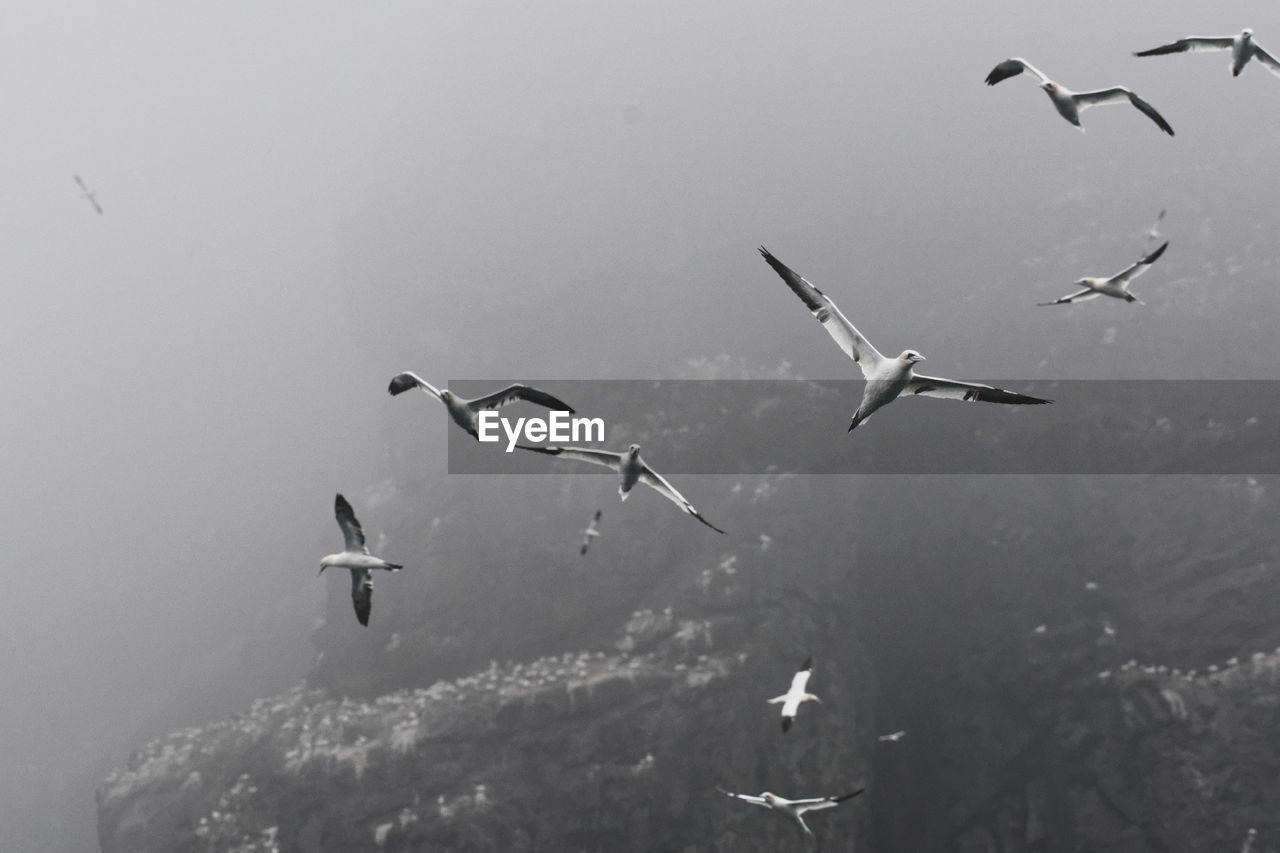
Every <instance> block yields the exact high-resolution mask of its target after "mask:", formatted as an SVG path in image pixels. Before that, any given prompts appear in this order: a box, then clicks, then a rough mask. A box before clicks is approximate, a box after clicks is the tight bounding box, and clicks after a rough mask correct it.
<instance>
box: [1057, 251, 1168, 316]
mask: <svg viewBox="0 0 1280 853" xmlns="http://www.w3.org/2000/svg"><path fill="white" fill-rule="evenodd" d="M1167 248H1169V241H1168V240H1166V241H1165V242H1164V243H1162V244H1160V248H1158V249H1156V250H1155V251H1154V252H1152V253H1151V254H1149V255H1147V256H1146V257H1144V258H1139V259H1138V260H1136V261H1134V262H1133V263H1131V264H1129V266H1127V267H1125V268H1124V269H1122V270H1121V271H1120V272H1118V273H1116V274H1115V275H1113V276H1111V277H1110V278H1094V277H1093V276H1085V277H1084V278H1082V279H1079V280H1077V281H1076V285H1077V286H1081V285H1083V288H1084V289H1083V290H1077V291H1076V292H1075V293H1068V294H1067V295H1066V296H1059V297H1058V298H1057V299H1055V300H1053V301H1052V302H1037V303H1036V304H1037V305H1041V306H1044V305H1067V304H1070V303H1072V302H1087V301H1089V300H1090V299H1097V298H1098V297H1099V296H1110V297H1112V298H1114V299H1123V300H1124V301H1125V302H1137V303H1138V304H1139V305H1141V304H1143V303H1142V300H1141V299H1139V298H1138V297H1137V296H1135V295H1134V294H1133V293H1130V292H1129V282H1131V281H1133V280H1134V279H1135V278H1137V277H1138V276H1140V275H1142V274H1143V273H1144V272H1146V271H1147V270H1148V269H1149V268H1150V267H1151V265H1152V264H1154V263H1155V262H1156V260H1157V259H1158V258H1159V257H1160V256H1161V255H1163V254H1164V250H1165V249H1167Z"/></svg>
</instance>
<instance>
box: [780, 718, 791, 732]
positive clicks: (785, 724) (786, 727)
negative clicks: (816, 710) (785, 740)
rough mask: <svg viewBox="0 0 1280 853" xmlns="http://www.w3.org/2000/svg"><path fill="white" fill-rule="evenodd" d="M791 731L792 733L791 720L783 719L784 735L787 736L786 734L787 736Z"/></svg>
mask: <svg viewBox="0 0 1280 853" xmlns="http://www.w3.org/2000/svg"><path fill="white" fill-rule="evenodd" d="M789 731H791V718H790V717H783V718H782V733H783V734H784V735H785V734H786V733H787V732H789Z"/></svg>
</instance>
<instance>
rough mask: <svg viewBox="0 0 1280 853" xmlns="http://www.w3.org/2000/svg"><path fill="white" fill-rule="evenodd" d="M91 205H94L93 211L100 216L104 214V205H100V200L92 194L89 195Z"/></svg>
mask: <svg viewBox="0 0 1280 853" xmlns="http://www.w3.org/2000/svg"><path fill="white" fill-rule="evenodd" d="M89 204H91V205H93V209H94V210H96V211H98V213H99V214H101V213H102V205H100V204H98V200H97V199H96V198H94V197H93V194H92V193H90V194H89Z"/></svg>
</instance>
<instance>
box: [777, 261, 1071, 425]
mask: <svg viewBox="0 0 1280 853" xmlns="http://www.w3.org/2000/svg"><path fill="white" fill-rule="evenodd" d="M760 254H761V255H763V256H764V259H765V261H767V262H768V264H769V266H771V267H773V269H774V272H776V273H777V274H778V275H780V276H781V277H782V280H783V281H784V282H786V283H787V287H789V288H791V290H792V292H794V293H795V295H796V296H799V297H800V301H801V302H803V303H804V304H805V305H806V306H807V307H808V309H809V310H810V311H812V312H813V316H814V317H817V318H818V322H819V323H821V324H822V327H823V328H824V329H826V330H827V333H828V334H830V335H831V337H832V338H833V339H834V340H835V342H836V343H837V344H839V345H840V349H842V350H844V352H845V355H847V356H849V358H851V359H853V360H854V361H856V362H857V363H858V366H859V367H860V368H862V375H863V377H864V378H865V379H866V380H867V387H866V389H865V390H864V391H863V392H862V404H861V405H860V406H858V410H857V411H856V412H854V413H853V420H852V421H851V422H850V424H849V429H850V430H851V431H852V430H853V429H854V428H855V427H857V426H858V424H860V423H862V422H863V421H865V420H866V419H867V418H869V417H871V413H872V412H874V411H875V410H876V409H879V408H881V407H882V406H887V405H888V404H889V403H892V402H893V401H894V400H895V399H897V398H898V396H899V395H901V394H923V395H924V396H926V397H942V398H945V399H951V400H978V401H981V402H983V403H1017V404H1029V403H1049V402H1052V401H1051V400H1042V399H1040V398H1039V397H1030V396H1028V395H1026V394H1016V393H1014V392H1013V391H1005V390H1003V389H1000V388H993V387H992V386H990V385H979V384H978V383H976V382H958V381H956V380H954V379H940V378H938V377H936V376H923V375H920V374H918V373H916V372H915V365H916V363H917V362H921V361H924V360H925V358H924V356H922V355H921V354H920V353H918V352H916V351H915V350H913V349H909V350H906V351H904V352H903V353H902V355H900V356H898V357H897V358H885V357H884V356H883V355H881V354H880V352H879V351H878V350H877V349H876V348H875V347H873V346H872V345H871V342H870V341H868V340H867V339H866V338H864V337H863V336H862V333H861V332H859V331H858V330H857V329H856V328H854V325H853V324H852V323H850V322H849V321H848V320H847V319H846V318H845V316H844V314H842V313H840V309H839V308H837V307H836V304H835V303H834V302H832V301H831V299H830V298H829V297H828V296H827V295H826V294H825V293H823V292H822V291H821V290H819V289H818V288H816V287H814V286H813V285H812V284H810V283H809V282H808V281H807V280H805V279H804V278H803V277H802V276H801V275H800V274H799V273H796V272H794V271H793V270H792V269H790V268H789V267H788V266H787V265H786V264H784V263H782V261H780V260H778V259H777V258H775V257H774V256H773V255H772V254H771V253H770V252H769V250H768V249H766V248H765V247H764V246H761V247H760Z"/></svg>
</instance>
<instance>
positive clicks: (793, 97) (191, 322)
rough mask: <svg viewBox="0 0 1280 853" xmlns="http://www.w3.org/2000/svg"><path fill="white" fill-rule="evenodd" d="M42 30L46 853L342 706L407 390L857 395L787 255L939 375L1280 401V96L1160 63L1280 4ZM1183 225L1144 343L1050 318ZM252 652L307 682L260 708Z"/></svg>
mask: <svg viewBox="0 0 1280 853" xmlns="http://www.w3.org/2000/svg"><path fill="white" fill-rule="evenodd" d="M6 17H7V19H8V26H6V27H5V28H4V32H3V34H0V79H4V80H5V81H6V85H5V87H4V95H3V100H2V101H0V103H3V106H4V110H5V116H6V122H5V125H6V132H5V133H4V134H3V135H0V148H2V149H3V152H4V155H5V156H4V162H5V164H6V169H5V181H4V183H3V186H2V187H0V193H2V194H3V195H2V197H3V203H2V204H0V231H2V233H3V234H4V238H3V246H4V259H5V262H6V263H5V269H6V280H7V282H8V285H7V288H6V295H7V299H6V310H5V312H4V317H5V321H4V334H3V335H0V348H2V350H0V353H2V356H3V360H4V364H5V370H4V371H3V380H2V381H3V388H4V391H3V400H4V401H5V403H6V408H7V410H8V412H9V417H7V418H6V419H5V420H4V423H3V426H0V430H2V431H3V432H2V434H0V435H2V440H0V448H3V450H0V453H3V459H4V461H3V470H4V472H5V474H6V480H7V482H6V491H7V494H8V495H9V500H8V501H7V506H6V511H5V512H4V513H3V519H4V521H3V524H4V534H5V535H4V541H5V542H6V543H7V544H8V547H9V549H10V554H11V559H10V564H9V566H8V584H7V588H6V595H5V596H4V597H3V605H0V606H2V607H3V609H4V610H3V614H2V616H3V620H2V621H3V624H4V625H5V630H6V632H7V636H8V638H9V639H8V640H7V642H6V651H7V654H6V655H5V656H4V662H3V663H0V688H2V689H3V693H4V696H5V702H4V704H3V711H2V712H0V714H3V716H2V718H0V723H2V727H0V750H2V751H3V754H4V755H6V756H8V757H11V758H10V761H9V763H8V766H9V771H8V774H7V777H6V778H4V779H3V784H2V785H0V825H3V826H5V827H6V830H5V832H6V835H7V836H8V838H7V839H6V849H10V850H35V849H66V850H91V849H95V842H94V835H93V832H94V828H93V820H94V807H93V802H92V790H93V787H94V785H96V784H97V783H98V781H100V779H101V777H102V775H103V774H104V773H105V772H106V771H107V770H108V769H109V768H110V767H112V766H115V765H119V764H121V763H123V761H124V760H125V758H126V757H127V754H128V751H129V750H130V749H132V748H133V747H135V746H137V745H140V744H141V743H142V742H143V741H144V740H146V739H148V738H151V737H155V736H157V735H159V734H161V733H163V732H165V731H168V730H170V729H173V728H176V727H180V726H183V725H187V724H191V723H197V722H201V721H203V720H205V719H210V718H215V717H219V716H222V715H225V714H227V713H230V712H232V711H234V710H236V709H237V708H239V707H242V706H243V705H244V704H245V703H246V702H247V701H248V699H249V698H251V697H253V696H256V695H259V694H261V693H264V692H270V691H275V690H281V689H285V688H287V687H288V686H289V685H290V684H291V683H292V682H293V681H294V680H296V679H297V678H298V677H300V676H301V675H302V674H303V673H304V672H305V669H306V666H307V664H308V661H309V658H310V653H311V652H310V646H309V632H310V630H311V628H312V627H313V625H314V623H315V620H316V619H317V618H318V616H319V615H320V613H321V607H320V603H321V602H322V600H323V596H324V594H325V593H324V586H323V585H322V584H321V583H319V582H317V581H316V580H315V577H314V575H315V568H316V567H317V565H318V559H319V557H320V556H321V555H323V554H325V553H328V552H329V551H331V550H333V549H334V548H335V547H336V545H337V541H335V540H336V537H337V529H336V526H335V525H334V523H333V520H332V511H331V507H332V501H333V493H334V492H335V491H341V490H348V491H356V490H358V489H360V488H362V487H363V486H364V485H365V484H367V483H368V481H369V479H370V477H371V476H372V474H371V472H372V469H373V466H374V460H375V459H376V458H377V455H378V453H379V450H380V448H379V437H380V435H381V425H382V424H383V422H384V421H385V420H386V418H387V417H388V416H389V413H390V412H392V411H393V408H392V401H391V399H390V398H389V397H388V396H387V395H386V393H385V390H384V389H385V386H386V381H387V379H388V378H389V377H390V376H391V375H392V374H393V373H394V372H396V371H398V370H403V369H412V370H415V371H417V372H419V373H420V374H421V375H423V376H424V377H426V378H428V379H429V380H431V381H433V382H436V383H438V384H439V383H445V382H447V381H448V380H449V379H452V378H484V377H486V376H501V377H504V378H505V377H508V376H518V377H520V378H524V379H530V380H533V379H537V378H539V377H559V378H610V377H615V378H643V377H648V376H661V375H671V374H672V372H673V371H674V370H675V368H676V367H677V366H678V365H679V364H681V363H682V362H683V361H684V360H686V359H688V358H695V357H698V356H702V355H707V356H713V355H716V354H718V353H722V352H727V353H731V354H733V355H735V356H742V357H744V358H746V359H747V361H748V362H749V363H752V364H759V365H764V366H772V365H776V364H778V363H779V362H781V361H784V360H786V361H788V362H790V363H791V364H792V366H793V367H794V368H795V370H797V371H798V372H799V373H801V374H803V375H806V376H812V377H822V378H847V377H849V376H850V375H851V373H852V365H850V364H849V362H848V361H847V359H845V358H844V357H843V356H842V355H841V354H840V353H839V352H838V351H837V350H836V349H835V347H834V346H833V345H832V343H831V342H830V340H829V339H828V337H827V336H826V335H825V334H823V333H822V331H821V330H820V329H819V328H818V327H817V325H816V324H815V323H813V321H812V318H811V317H809V316H808V314H807V312H806V311H804V309H803V306H801V305H800V304H798V302H797V300H796V299H795V297H794V296H793V295H792V294H790V293H788V292H787V291H786V288H785V287H783V286H782V285H781V283H780V282H778V281H777V280H776V277H775V276H774V275H773V273H772V272H771V271H770V270H769V269H768V268H767V267H766V266H765V265H764V264H763V262H761V261H760V259H759V257H758V256H757V254H756V252H755V247H756V245H758V244H760V243H764V244H765V245H767V246H768V247H769V248H770V249H771V250H772V251H773V252H775V253H776V254H777V255H778V257H780V258H781V259H783V260H784V261H785V262H786V263H788V264H790V265H791V266H792V267H794V268H795V269H796V270H798V271H799V272H801V273H802V274H804V275H805V276H807V277H808V278H809V279H810V280H811V281H813V282H814V283H816V284H817V285H818V286H819V287H822V288H823V289H824V290H825V291H826V292H827V293H828V294H829V295H831V296H832V297H833V298H834V299H835V300H836V301H837V302H838V303H839V304H840V306H841V307H842V309H843V310H844V311H845V313H846V314H847V315H848V316H849V317H850V319H851V320H853V322H855V323H857V324H858V326H859V328H860V329H861V330H862V331H863V332H864V333H865V334H866V335H867V336H868V337H869V338H870V339H871V340H872V342H873V343H875V344H876V345H877V346H878V347H879V348H880V349H882V350H884V351H886V352H888V351H896V350H897V349H901V348H905V347H908V346H911V347H914V348H916V349H919V350H921V351H922V352H924V353H925V355H927V356H929V358H930V364H929V366H930V367H931V368H932V370H931V372H936V373H938V374H940V375H947V376H956V377H963V378H971V379H1000V380H1005V381H1008V380H1016V379H1019V378H1063V379H1066V378H1175V377H1190V378H1205V377H1229V378H1243V377H1265V378H1271V376H1272V369H1271V368H1272V365H1274V364H1275V363H1276V361H1277V357H1278V356H1280V351H1278V349H1280V347H1278V345H1277V343H1276V341H1275V336H1274V333H1273V332H1272V328H1273V323H1272V322H1271V321H1270V320H1269V318H1271V317H1274V316H1275V311H1276V309H1277V307H1280V306H1277V298H1276V296H1275V287H1274V273H1275V272H1276V265H1275V264H1276V253H1275V250H1274V246H1275V244H1276V236H1277V233H1278V232H1277V228H1280V223H1278V222H1277V221H1276V218H1275V215H1274V210H1273V203H1272V200H1273V198H1274V192H1273V191H1272V190H1273V188H1274V165H1275V162H1276V155H1277V154H1278V153H1280V110H1278V109H1277V106H1278V105H1280V81H1277V80H1276V79H1275V78H1274V77H1273V76H1272V75H1270V74H1268V73H1266V72H1265V71H1264V70H1263V69H1262V68H1260V67H1256V63H1254V64H1251V66H1250V67H1248V68H1247V69H1246V70H1245V72H1244V73H1243V74H1242V75H1241V77H1240V78H1239V79H1234V80H1233V79H1232V78H1231V76H1230V73H1229V72H1228V70H1227V68H1226V65H1227V58H1226V55H1225V54H1211V55H1204V54H1195V55H1191V54H1189V55H1182V56H1172V57H1158V58H1151V59H1135V58H1133V57H1132V56H1130V53H1131V52H1132V51H1134V50H1140V49H1143V48H1148V47H1153V46H1155V45H1157V44H1161V43H1163V42H1166V41H1169V40H1171V39H1174V38H1179V37H1182V36H1185V35H1187V34H1190V33H1197V34H1205V35H1223V34H1227V33H1234V32H1236V31H1238V30H1239V29H1240V28H1241V27H1243V26H1252V27H1254V28H1255V30H1256V31H1257V35H1258V39H1259V41H1260V42H1261V43H1262V44H1263V45H1266V46H1268V47H1270V49H1271V50H1272V51H1273V52H1274V51H1275V50H1276V49H1280V16H1277V15H1276V14H1275V10H1274V8H1273V6H1272V5H1271V4H1266V3H1260V2H1259V3H1249V4H1233V5H1232V7H1231V9H1230V10H1229V11H1228V10H1225V9H1220V8H1219V7H1217V6H1214V5H1206V4H1202V3H1192V2H1189V0H1184V2H1177V3H1155V2H1150V3H1129V4H1116V3H1101V2H1096V3H1085V4H1078V5H1077V6H1075V7H1072V9H1071V11H1070V13H1069V14H1067V15H1065V16H1064V14H1063V12H1062V10H1057V11H1054V10H1051V9H1049V8H1048V7H1043V6H1041V5H1040V4H1027V3H1011V2H1000V3H996V2H988V3H984V4H980V6H979V7H974V6H973V5H972V4H967V5H963V6H955V7H954V8H953V7H951V6H944V7H942V8H939V7H938V6H937V4H932V3H922V2H921V3H894V4H875V5H874V6H872V5H870V4H847V5H846V6H839V5H833V4H822V5H818V4H814V5H812V6H808V7H805V8H801V9H796V8H794V7H784V6H781V5H779V4H768V3H758V2H757V3H743V2H734V3H728V2H723V3H700V4H696V6H695V7H694V8H690V6H689V4H681V3H625V4H624V3H618V4H600V3H591V2H572V3H570V2H560V3H555V4H552V5H545V4H532V5H526V6H523V7H519V8H516V7H513V6H511V5H510V4H496V3H495V4H474V3H430V4H423V3H379V4H376V6H375V7H371V8H366V7H364V6H359V7H357V6H354V5H348V4H334V3H327V4H303V3H274V4H266V5H265V6H264V5H263V4H248V3H232V4H217V5H206V6H203V7H200V8H195V7H189V6H183V7H182V8H176V7H173V6H172V5H170V4H160V3H128V4H115V5H113V6H112V7H111V8H106V7H102V6H99V5H97V4H85V3H79V4H77V3H62V4H51V3H30V2H26V3H21V4H19V5H17V6H15V7H14V8H12V9H10V12H9V15H7V16H6ZM1103 21H1105V26H1100V25H1099V23H1098V22H1103ZM1015 55H1016V56H1023V57H1025V58H1026V59H1028V60H1029V61H1031V62H1032V63H1034V64H1036V65H1037V66H1038V67H1039V68H1041V69H1042V70H1044V71H1045V72H1046V73H1047V74H1049V75H1050V76H1052V77H1054V78H1055V79H1058V80H1060V81H1061V82H1063V83H1064V84H1065V85H1067V86H1069V87H1072V88H1076V89H1088V88H1097V87H1102V86H1108V85H1113V84H1117V83H1119V84H1125V85H1128V86H1130V87H1131V88H1133V89H1135V90H1137V91H1138V92H1139V93H1140V94H1141V95H1142V96H1143V97H1144V98H1146V99H1147V100H1149V101H1150V102H1151V103H1152V104H1154V105H1155V106H1156V108H1157V109H1159V110H1160V111H1161V112H1162V113H1163V114H1164V115H1165V117H1166V118H1167V119H1168V120H1169V121H1170V123H1171V124H1172V125H1173V126H1174V128H1175V130H1176V131H1177V136H1176V137H1175V138H1173V139H1169V138H1167V137H1166V136H1164V135H1163V134H1161V133H1160V132H1159V131H1158V130H1156V128H1155V127H1154V126H1153V125H1152V124H1151V123H1150V122H1149V121H1148V120H1147V119H1146V118H1144V117H1143V116H1141V115H1140V114H1138V113H1137V112H1136V111H1134V110H1130V109H1127V108H1120V107H1113V108H1100V109H1096V110H1091V111H1089V112H1088V113H1086V114H1085V116H1084V124H1085V126H1086V127H1087V128H1088V132H1087V133H1085V134H1080V133H1079V132H1077V131H1076V130H1074V129H1073V128H1071V127H1070V126H1069V125H1067V124H1066V122H1064V121H1063V120H1062V119H1061V118H1060V117H1059V116H1058V115H1057V114H1056V112H1055V111H1054V110H1053V108H1052V106H1051V105H1050V104H1049V103H1048V101H1047V99H1046V98H1045V96H1044V95H1043V94H1042V93H1041V92H1039V91H1037V90H1036V88H1035V87H1034V86H1033V85H1031V84H1030V83H1029V82H1028V81H1026V80H1022V79H1015V80H1011V81H1008V82H1005V83H1002V84H1001V85H999V86H997V87H994V88H989V87H986V86H984V85H983V84H982V78H983V76H984V75H985V74H986V73H987V71H988V70H990V68H991V67H992V66H993V65H994V64H995V63H996V62H998V61H1000V60H1002V59H1004V58H1006V57H1009V56H1015ZM73 173H79V174H80V175H81V176H83V178H84V179H85V181H86V182H87V183H88V184H89V186H90V187H92V188H93V189H95V190H96V191H97V193H98V200H99V202H100V203H101V204H102V206H103V208H104V210H105V215H104V216H97V215H96V214H94V212H93V211H92V209H91V208H90V207H89V206H88V204H87V202H85V201H83V200H82V199H80V198H79V197H78V190H77V189H76V187H75V185H74V183H73V182H72V174H73ZM1162 207H1167V208H1168V209H1169V215H1168V218H1167V219H1166V221H1165V224H1164V231H1165V233H1166V234H1167V235H1168V237H1169V238H1170V240H1171V245H1170V248H1169V251H1168V252H1167V253H1166V255H1165V257H1164V258H1163V259H1162V260H1161V261H1160V263H1159V264H1158V265H1157V266H1156V267H1154V268H1153V270H1152V271H1151V272H1149V273H1148V274H1147V275H1146V276H1145V277H1144V278H1143V279H1142V280H1141V282H1140V284H1141V287H1138V285H1135V289H1136V290H1139V291H1140V292H1142V294H1143V298H1144V299H1145V300H1146V302H1147V303H1148V304H1147V306H1146V307H1145V308H1142V309H1139V308H1136V307H1134V306H1128V305H1113V304H1099V303H1100V302H1108V301H1107V300H1100V301H1099V302H1094V303H1089V304H1086V305H1084V306H1080V307H1078V308H1072V309H1057V310H1050V309H1037V308H1035V307H1034V303H1035V302H1037V301H1043V300H1044V299H1049V298H1054V297H1056V296H1057V295H1060V294H1061V293H1064V292H1066V291H1067V289H1069V287H1070V284H1071V282H1073V281H1074V280H1075V279H1077V278H1079V277H1081V276H1083V275H1087V274H1103V275H1109V274H1111V273H1113V272H1115V271H1117V270H1119V269H1120V268H1121V267H1123V266H1124V265H1125V264H1127V263H1128V262H1129V261H1131V260H1132V259H1133V258H1134V257H1136V254H1137V252H1138V251H1139V250H1140V248H1141V246H1142V239H1143V238H1142V231H1144V230H1145V229H1146V228H1147V227H1148V226H1149V225H1150V223H1151V221H1152V219H1153V218H1154V216H1155V214H1156V213H1157V212H1158V211H1159V210H1160V209H1161V208H1162ZM1231 269H1238V272H1237V273H1236V274H1234V275H1229V274H1228V271H1229V270H1231ZM1264 272H1266V273H1267V274H1263V273H1264ZM1202 282H1208V287H1206V288H1205V289H1204V290H1200V289H1198V285H1199V284H1200V283H1202ZM1109 329H1110V330H1112V331H1111V333H1110V335H1108V330H1109ZM1108 340H1110V341H1113V342H1111V343H1104V341H1108ZM415 414H420V412H415ZM423 420H424V428H427V426H428V423H427V421H426V419H425V418H424V419H423ZM430 425H431V426H439V427H440V428H443V426H444V425H443V423H440V424H435V423H434V422H432V423H431V424H430ZM422 464H423V465H424V466H430V465H435V466H437V469H438V470H440V471H441V475H442V476H443V473H442V472H443V462H442V461H441V460H423V461H422ZM281 601H284V602H287V605H284V606H280V605H278V604H276V603H277V602H281ZM261 602H271V606H270V607H267V606H266V605H264V604H262V603H261ZM244 655H254V656H257V657H263V656H266V657H268V658H273V659H274V661H278V664H277V666H278V669H277V670H276V673H277V675H278V679H272V683H246V682H245V681H244V680H243V679H241V678H240V677H238V676H239V672H240V666H239V660H240V659H241V657H242V656H244ZM274 661H273V662H274ZM193 714H194V715H195V716H192V715H193Z"/></svg>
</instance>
